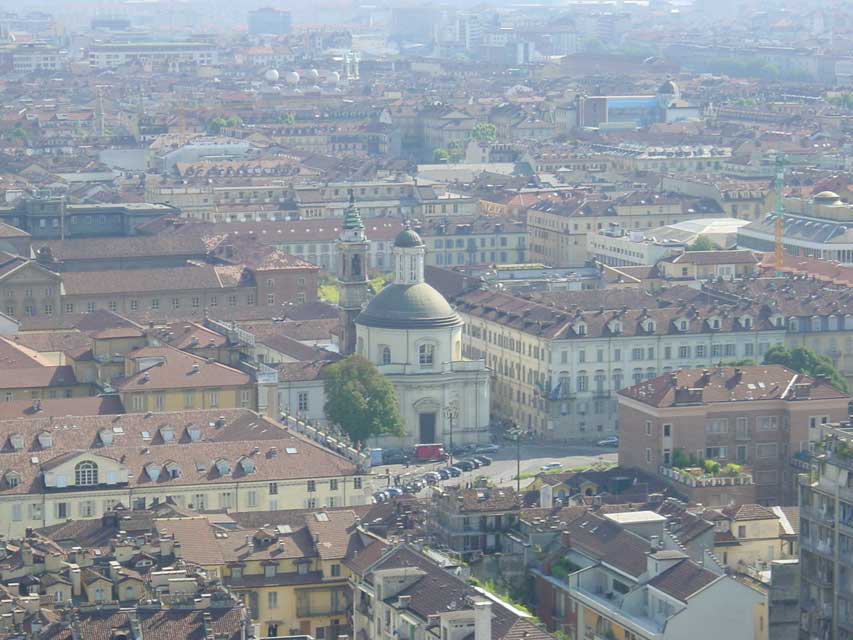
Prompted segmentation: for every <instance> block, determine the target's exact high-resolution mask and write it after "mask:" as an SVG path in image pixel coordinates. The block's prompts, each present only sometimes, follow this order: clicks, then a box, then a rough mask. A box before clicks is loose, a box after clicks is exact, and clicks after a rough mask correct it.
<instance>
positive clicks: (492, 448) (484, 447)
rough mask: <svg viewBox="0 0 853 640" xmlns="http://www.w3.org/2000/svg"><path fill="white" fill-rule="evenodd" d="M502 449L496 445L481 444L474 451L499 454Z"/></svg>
mask: <svg viewBox="0 0 853 640" xmlns="http://www.w3.org/2000/svg"><path fill="white" fill-rule="evenodd" d="M500 449H501V448H500V447H499V446H498V445H496V444H481V445H479V446H478V447H477V448H476V449H474V453H497V452H498V451H500Z"/></svg>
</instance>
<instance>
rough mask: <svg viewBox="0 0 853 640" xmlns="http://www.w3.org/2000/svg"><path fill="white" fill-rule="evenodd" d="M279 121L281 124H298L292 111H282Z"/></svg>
mask: <svg viewBox="0 0 853 640" xmlns="http://www.w3.org/2000/svg"><path fill="white" fill-rule="evenodd" d="M278 121H279V122H280V123H281V124H296V116H294V115H293V114H292V113H281V114H279V116H278Z"/></svg>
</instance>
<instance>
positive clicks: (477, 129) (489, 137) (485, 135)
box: [471, 122, 498, 142]
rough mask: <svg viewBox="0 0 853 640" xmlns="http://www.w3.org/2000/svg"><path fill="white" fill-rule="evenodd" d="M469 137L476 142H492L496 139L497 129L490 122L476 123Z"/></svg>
mask: <svg viewBox="0 0 853 640" xmlns="http://www.w3.org/2000/svg"><path fill="white" fill-rule="evenodd" d="M471 137H472V138H474V140H476V141H477V142H494V141H495V140H497V139H498V129H497V127H495V125H493V124H492V123H491V122H478V123H477V124H475V125H474V130H473V131H471Z"/></svg>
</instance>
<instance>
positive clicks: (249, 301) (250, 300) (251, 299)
mask: <svg viewBox="0 0 853 640" xmlns="http://www.w3.org/2000/svg"><path fill="white" fill-rule="evenodd" d="M246 304H248V305H250V306H251V305H254V304H255V294H254V293H250V294H249V295H247V296H246Z"/></svg>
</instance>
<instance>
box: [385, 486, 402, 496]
mask: <svg viewBox="0 0 853 640" xmlns="http://www.w3.org/2000/svg"><path fill="white" fill-rule="evenodd" d="M385 493H387V494H388V496H389V497H391V498H396V497H397V496H401V495H403V490H402V489H401V488H400V487H388V488H387V489H386V490H385Z"/></svg>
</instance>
